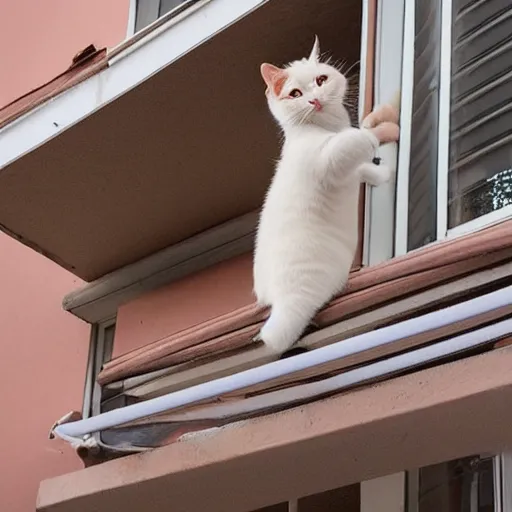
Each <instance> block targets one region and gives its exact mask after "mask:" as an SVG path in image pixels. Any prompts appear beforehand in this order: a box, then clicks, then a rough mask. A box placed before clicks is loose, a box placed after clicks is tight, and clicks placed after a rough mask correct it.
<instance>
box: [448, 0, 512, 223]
mask: <svg viewBox="0 0 512 512" xmlns="http://www.w3.org/2000/svg"><path fill="white" fill-rule="evenodd" d="M452 16H453V29H452V70H451V71H452V78H451V107H452V111H451V126H450V157H449V168H448V176H449V178H448V228H449V229H450V228H454V227H456V226H459V225H461V224H463V223H466V222H469V221H471V220H473V219H476V218H478V217H482V216H484V215H486V214H489V213H491V212H494V211H498V210H500V209H503V208H505V207H506V206H508V205H512V35H511V34H512V4H511V3H510V1H507V0H494V1H490V2H481V1H480V2H475V1H474V0H471V1H470V0H453V13H452Z"/></svg>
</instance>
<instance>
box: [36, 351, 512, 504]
mask: <svg viewBox="0 0 512 512" xmlns="http://www.w3.org/2000/svg"><path fill="white" fill-rule="evenodd" d="M511 365H512V347H506V348H502V349H498V350H493V351H491V352H488V353H486V354H482V355H478V356H474V357H470V358H466V359H463V360H459V361H457V362H454V363H450V364H444V365H440V366H436V367H433V368H429V369H426V370H423V371H420V372H417V373H412V374H410V375H407V376H403V377H399V378H396V379H393V380H389V381H387V382H384V383H381V384H377V385H374V386H370V387H366V388H363V389H360V390H356V391H353V392H350V393H346V394H343V395H339V396H336V397H334V398H330V399H326V400H323V401H319V402H313V403H310V404H306V405H303V406H301V407H297V408H294V409H290V410H287V411H284V412H281V413H277V414H272V415H268V416H265V417H262V418H257V419H254V420H248V421H245V422H241V423H237V424H233V425H231V426H229V427H225V428H223V429H217V430H216V431H211V432H210V433H209V435H204V434H200V435H199V436H198V437H195V436H192V437H189V438H188V439H186V440H183V441H181V442H178V443H174V444H171V445H169V446H166V447H163V448H159V449H156V450H154V451H151V452H148V453H144V454H137V455H132V456H129V457H126V458H123V459H118V460H114V461H110V462H106V463H104V464H101V465H99V466H93V467H90V468H87V469H85V470H82V471H78V472H75V473H71V474H68V475H63V476H60V477H57V478H53V479H51V480H47V481H44V482H43V483H42V484H41V487H40V491H39V498H38V507H37V510H38V511H41V512H42V511H44V512H68V511H73V512H80V511H88V510H96V511H98V512H101V511H105V512H107V511H108V512H117V511H123V512H132V511H134V512H135V511H138V510H143V509H145V508H147V507H148V504H150V506H151V507H150V508H151V510H152V511H154V512H159V511H162V512H163V511H167V510H169V507H172V510H173V511H174V512H181V511H183V512H196V511H197V512H199V511H203V510H204V507H205V503H208V510H211V511H212V512H231V511H233V512H235V511H239V510H254V509H257V508H259V507H262V506H265V505H270V504H272V503H279V502H282V501H285V500H287V499H289V498H290V496H299V497H301V496H305V495H309V494H313V493H317V492H322V491H325V490H328V489H334V488H337V487H341V486H344V485H349V484H352V483H355V482H360V481H363V480H368V479H371V478H375V477H378V476H383V475H386V474H390V473H395V472H398V471H403V470H405V469H409V468H415V467H421V466H424V465H429V464H434V463H439V462H442V461H446V460H451V459H454V458H457V457H462V456H466V455H471V454H475V453H482V452H491V453H492V452H497V451H503V450H506V449H509V448H510V447H512V429H510V423H511V422H512V410H511V408H510V407H504V404H508V403H510V401H511V400H512V373H511V372H510V367H511ZM475 411H478V414H475ZM198 490H200V491H199V492H198Z"/></svg>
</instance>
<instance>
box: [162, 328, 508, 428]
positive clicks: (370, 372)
mask: <svg viewBox="0 0 512 512" xmlns="http://www.w3.org/2000/svg"><path fill="white" fill-rule="evenodd" d="M510 332H512V318H509V319H507V320H503V321H501V322H498V323H495V324H491V325H488V326H486V327H482V328H480V329H475V330H474V331H470V332H466V333H464V334H461V335H459V336H456V337H455V338H450V339H448V340H445V341H441V342H438V343H433V344H432V345H428V346H426V347H422V348H418V349H416V350H412V351H411V352H406V353H404V354H399V355H396V356H393V357H389V358H387V359H384V360H382V361H378V362H376V363H370V364H367V365H365V366H361V367H360V368H355V369H353V370H348V371H345V372H343V373H341V374H339V375H335V376H334V377H329V378H326V379H323V380H319V381H316V382H311V383H309V384H298V385H296V386H293V387H289V388H286V389H280V390H277V391H271V392H269V393H265V394H263V395H256V396H253V397H249V398H246V399H245V400H238V401H234V402H230V401H228V402H226V403H220V404H218V405H211V406H209V407H207V406H205V407H204V408H201V409H192V410H191V411H185V412H179V411H178V412H176V413H174V414H169V415H166V417H165V419H166V421H169V422H171V421H172V422H187V421H198V420H208V419H225V418H229V417H232V416H235V415H242V414H249V413H255V412H258V411H264V410H265V409H268V408H269V407H273V406H276V405H291V404H293V403H294V402H299V401H301V400H305V399H311V398H315V397H318V396H321V395H325V394H328V393H332V392H334V391H341V390H343V389H346V388H348V387H351V386H354V385H357V384H362V383H364V382H368V381H371V380H373V379H376V378H379V377H385V376H389V375H392V374H395V373H397V372H400V371H403V370H406V369H409V368H414V367H416V366H420V365H424V364H426V363H429V362H432V361H436V360H438V359H441V358H444V357H447V356H449V355H452V354H456V353H458V352H461V351H464V350H468V349H471V348H475V347H478V346H480V345H484V344H485V343H489V342H491V341H492V340H495V339H498V338H501V337H502V336H505V335H506V334H508V333H510Z"/></svg>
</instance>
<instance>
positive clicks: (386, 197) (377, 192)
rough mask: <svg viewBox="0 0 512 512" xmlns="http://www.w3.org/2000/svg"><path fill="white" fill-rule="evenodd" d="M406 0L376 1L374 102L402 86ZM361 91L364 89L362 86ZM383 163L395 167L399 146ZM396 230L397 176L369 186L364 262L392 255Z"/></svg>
mask: <svg viewBox="0 0 512 512" xmlns="http://www.w3.org/2000/svg"><path fill="white" fill-rule="evenodd" d="M404 3H405V2H404V0H380V1H379V2H378V3H377V20H376V37H375V89H374V90H375V104H376V105H380V104H382V103H385V102H389V101H391V100H392V98H393V97H394V96H395V94H396V92H397V91H399V90H400V89H401V85H400V83H401V79H402V61H401V59H389V56H390V55H401V54H402V48H403V41H402V38H403V23H404ZM361 90H362V89H361ZM379 156H380V157H381V158H382V161H383V163H385V164H387V165H390V166H393V167H396V166H397V160H398V147H397V145H396V144H386V145H385V146H383V147H381V148H380V149H379ZM394 232H395V179H393V180H391V181H390V182H389V183H384V184H382V185H380V186H379V187H370V186H367V187H366V205H365V237H366V239H365V242H366V243H365V246H364V249H365V251H364V256H363V261H364V262H365V264H367V265H377V264H378V263H381V262H383V261H385V260H388V259H390V258H392V257H393V245H394V234H395V233H394Z"/></svg>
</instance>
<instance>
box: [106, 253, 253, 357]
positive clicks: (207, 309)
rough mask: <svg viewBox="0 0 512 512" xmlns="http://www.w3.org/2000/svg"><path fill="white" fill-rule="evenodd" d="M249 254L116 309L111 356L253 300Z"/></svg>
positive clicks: (193, 275)
mask: <svg viewBox="0 0 512 512" xmlns="http://www.w3.org/2000/svg"><path fill="white" fill-rule="evenodd" d="M252 288H253V284H252V254H245V255H243V256H239V257H237V258H233V259H231V260H228V261H224V262H223V263H219V264H218V265H214V266H213V267H210V268H207V269H206V270H203V271H202V272H198V273H197V274H192V275H190V276H187V277H185V278H184V279H181V280H180V281H178V282H176V283H171V284H170V285H168V286H164V287H162V288H159V289H158V290H155V291H154V292H150V293H146V294H145V295H143V296H142V297H140V298H138V299H135V300H133V301H131V302H129V303H127V304H125V305H123V306H121V307H120V308H119V310H118V314H117V322H116V335H115V340H114V354H113V356H114V357H117V356H119V355H121V354H126V353H127V352H129V351H130V350H133V349H136V348H139V347H142V346H144V345H147V344H148V343H151V342H152V341H156V340H159V339H161V338H164V337H166V336H169V335H170V334H173V333H175V332H178V331H181V330H183V329H186V328H187V327H191V326H193V325H196V324H198V323H201V322H205V321H206V320H209V319H210V318H215V317H218V316H220V315H223V314H225V313H228V312H230V311H233V310H235V309H237V308H241V307H242V306H245V305H247V304H250V303H252V302H254V295H253V292H252Z"/></svg>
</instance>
